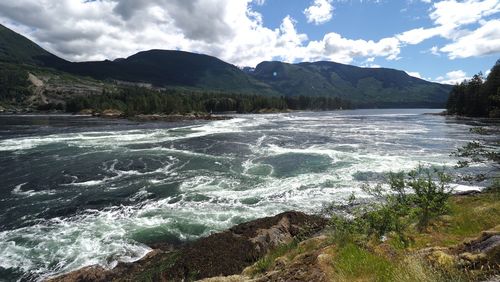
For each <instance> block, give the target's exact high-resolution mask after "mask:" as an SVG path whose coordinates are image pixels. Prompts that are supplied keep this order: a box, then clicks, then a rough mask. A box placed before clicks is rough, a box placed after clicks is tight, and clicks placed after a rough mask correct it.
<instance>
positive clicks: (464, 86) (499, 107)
mask: <svg viewBox="0 0 500 282" xmlns="http://www.w3.org/2000/svg"><path fill="white" fill-rule="evenodd" d="M446 109H447V111H448V113H449V114H453V115H462V116H471V117H492V118H499V117H500V60H498V61H497V62H496V64H495V66H494V67H493V68H492V69H491V72H490V73H489V74H488V77H487V78H486V80H485V79H484V77H483V75H482V73H479V74H476V75H474V76H473V77H472V78H471V79H470V80H465V81H463V82H462V83H460V84H457V85H455V86H454V87H453V89H452V90H451V93H450V96H449V98H448V102H447V105H446Z"/></svg>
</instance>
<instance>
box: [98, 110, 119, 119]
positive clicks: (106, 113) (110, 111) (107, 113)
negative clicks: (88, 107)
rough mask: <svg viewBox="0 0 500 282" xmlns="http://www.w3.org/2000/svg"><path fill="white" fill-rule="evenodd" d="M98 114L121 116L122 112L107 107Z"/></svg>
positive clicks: (106, 116) (110, 116) (113, 116)
mask: <svg viewBox="0 0 500 282" xmlns="http://www.w3.org/2000/svg"><path fill="white" fill-rule="evenodd" d="M99 116H101V117H105V118H118V117H122V116H123V112H122V111H119V110H115V109H107V110H104V111H102V112H101V113H100V114H99Z"/></svg>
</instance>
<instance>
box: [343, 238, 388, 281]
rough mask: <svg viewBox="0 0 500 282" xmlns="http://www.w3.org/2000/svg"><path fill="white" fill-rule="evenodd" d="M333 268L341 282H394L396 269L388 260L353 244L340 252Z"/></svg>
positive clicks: (344, 247) (347, 245) (349, 244)
mask: <svg viewBox="0 0 500 282" xmlns="http://www.w3.org/2000/svg"><path fill="white" fill-rule="evenodd" d="M333 266H334V269H335V272H336V276H337V277H336V278H337V279H338V280H341V281H355V280H357V281H392V280H393V273H394V269H395V266H394V264H393V263H391V262H390V261H389V260H388V259H386V258H384V257H382V256H378V255H375V254H372V253H371V252H369V251H367V250H365V249H363V248H362V247H360V246H358V245H355V244H353V243H348V244H346V245H345V246H343V247H342V248H340V249H339V250H338V253H337V254H336V256H335V258H334V262H333Z"/></svg>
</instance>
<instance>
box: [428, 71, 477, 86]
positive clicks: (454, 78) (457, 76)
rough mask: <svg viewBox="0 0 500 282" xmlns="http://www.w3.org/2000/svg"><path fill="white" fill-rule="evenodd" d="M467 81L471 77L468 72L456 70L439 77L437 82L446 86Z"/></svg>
mask: <svg viewBox="0 0 500 282" xmlns="http://www.w3.org/2000/svg"><path fill="white" fill-rule="evenodd" d="M466 79H470V77H468V76H467V73H466V72H464V71H463V70H455V71H450V72H448V73H446V75H445V76H439V77H437V78H436V82H439V83H444V84H457V83H461V82H462V81H464V80H466Z"/></svg>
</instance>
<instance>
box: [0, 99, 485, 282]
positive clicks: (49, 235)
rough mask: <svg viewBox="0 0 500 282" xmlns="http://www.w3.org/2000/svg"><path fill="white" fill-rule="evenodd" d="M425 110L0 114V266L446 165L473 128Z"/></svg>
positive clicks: (84, 256) (178, 234) (269, 209)
mask: <svg viewBox="0 0 500 282" xmlns="http://www.w3.org/2000/svg"><path fill="white" fill-rule="evenodd" d="M429 112H437V110H422V109H419V110H349V111H336V112H298V113H286V114H268V115H236V116H235V117H234V118H233V119H230V120H223V121H211V122H206V121H197V122H193V121H190V122H177V123H161V122H150V123H136V122H132V121H127V120H107V119H99V118H94V117H85V116H65V115H60V116H29V115H28V116H19V115H15V116H14V115H11V116H8V115H4V116H0V277H3V278H4V279H6V280H7V281H10V280H17V279H22V280H39V279H43V278H45V277H48V276H51V275H55V274H60V273H64V272H67V271H71V270H75V269H78V268H80V267H83V266H87V265H92V264H101V265H103V266H106V267H113V266H114V265H116V263H117V261H134V260H137V259H139V258H140V257H142V256H144V255H145V254H146V253H147V252H148V251H150V248H149V247H148V244H151V243H155V242H172V243H175V242H180V241H185V240H192V239H196V238H198V237H200V236H206V235H208V234H210V233H213V232H216V231H220V230H223V229H226V228H228V227H231V226H232V225H235V224H238V223H241V222H244V221H248V220H251V219H255V218H259V217H264V216H270V215H274V214H277V213H279V212H282V211H287V210H299V211H304V212H308V213H313V212H318V211H320V210H321V209H322V208H324V207H325V205H328V204H329V203H332V202H335V203H342V202H345V201H346V199H347V198H348V197H349V196H350V194H351V193H354V194H355V195H356V196H357V197H359V198H363V197H366V195H364V194H363V192H362V190H361V189H360V187H361V185H362V184H363V183H376V182H380V181H383V179H384V176H385V175H386V173H387V172H389V171H399V170H410V169H412V168H414V167H416V166H417V165H419V164H424V165H435V166H439V167H445V169H449V170H452V167H453V166H454V165H455V164H456V161H457V160H456V159H454V158H453V157H451V156H450V153H451V152H452V151H453V150H454V149H455V148H456V147H458V146H461V145H463V144H465V143H466V142H467V141H470V140H471V139H473V138H476V137H477V136H475V135H474V134H473V133H470V132H469V129H470V128H471V122H470V121H468V122H464V121H457V120H455V119H453V118H447V117H443V116H437V115H424V114H423V113H429ZM476 169H480V168H476ZM479 186H480V185H479ZM455 187H456V188H457V189H479V188H480V187H477V186H471V187H467V186H464V183H461V185H460V186H457V185H456V186H455ZM0 280H1V278H0Z"/></svg>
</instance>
